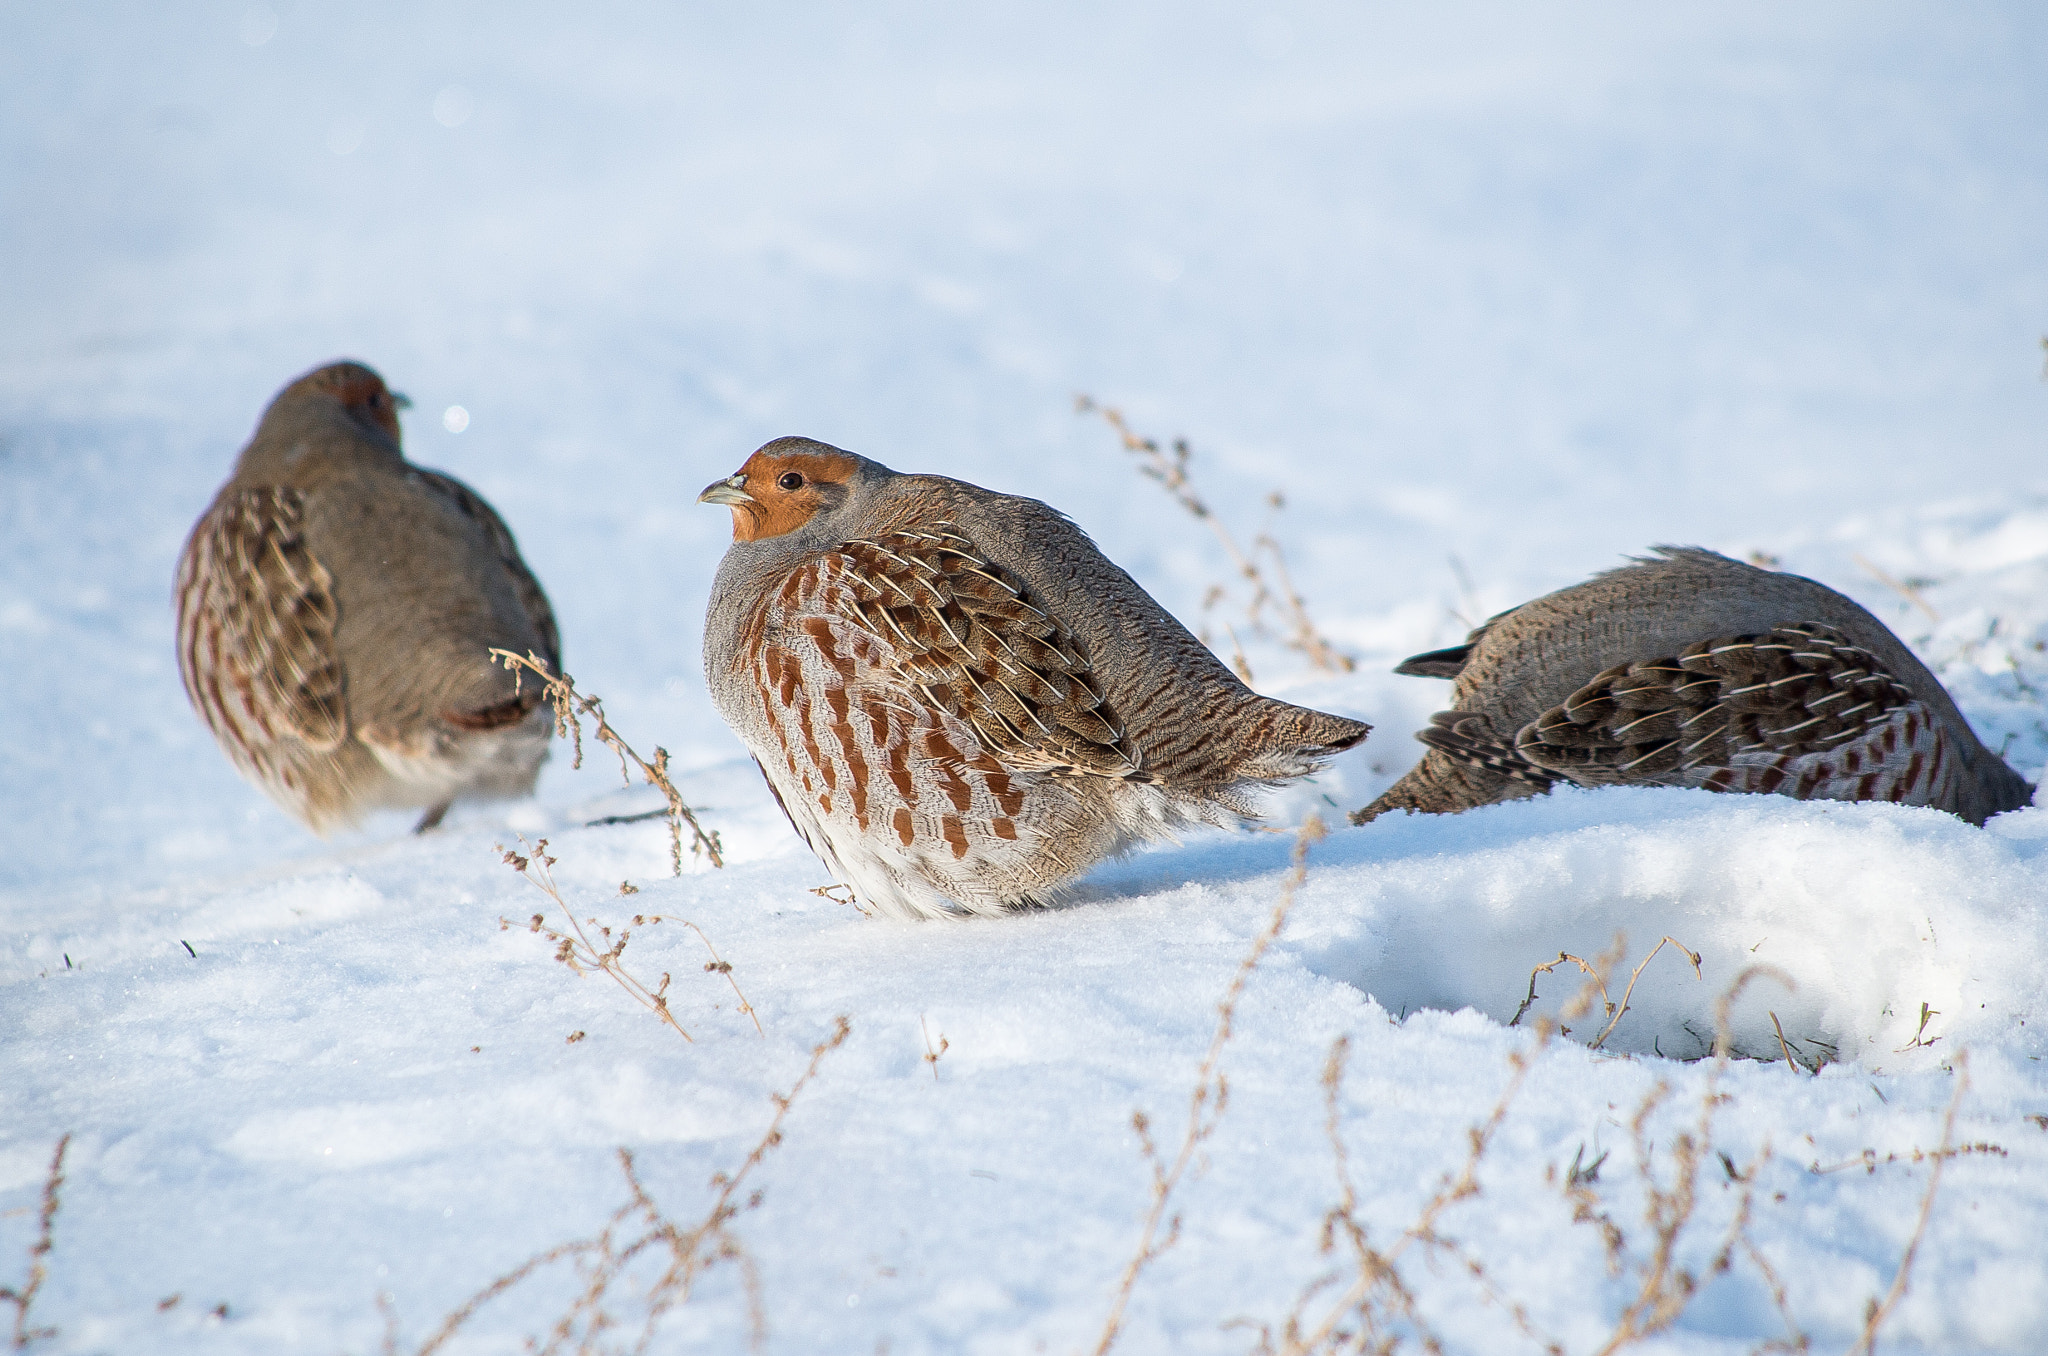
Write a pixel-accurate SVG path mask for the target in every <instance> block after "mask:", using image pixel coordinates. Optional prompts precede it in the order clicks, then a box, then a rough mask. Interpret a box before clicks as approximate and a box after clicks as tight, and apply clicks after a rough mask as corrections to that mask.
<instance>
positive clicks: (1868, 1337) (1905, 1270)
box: [1849, 1050, 1970, 1356]
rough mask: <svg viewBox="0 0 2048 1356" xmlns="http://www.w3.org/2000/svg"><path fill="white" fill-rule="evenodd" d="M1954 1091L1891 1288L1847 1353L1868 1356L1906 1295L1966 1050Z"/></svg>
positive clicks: (1952, 1127) (1950, 1131)
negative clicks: (1911, 1233)
mask: <svg viewBox="0 0 2048 1356" xmlns="http://www.w3.org/2000/svg"><path fill="white" fill-rule="evenodd" d="M1955 1069H1956V1091H1955V1095H1954V1096H1953V1097H1951V1098H1949V1099H1948V1114H1947V1115H1946V1116H1943V1117H1942V1118H1941V1147H1940V1148H1939V1149H1936V1150H1935V1151H1934V1166H1933V1167H1932V1168H1930V1169H1929V1170H1928V1173H1927V1190H1926V1191H1925V1192H1923V1193H1922V1194H1921V1196H1920V1216H1919V1218H1918V1219H1917V1220H1915V1221H1914V1224H1913V1236H1912V1237H1911V1238H1910V1239H1908V1240H1907V1241H1906V1253H1905V1256H1903V1257H1901V1258H1900V1259H1899V1269H1898V1271H1897V1272H1896V1273H1894V1274H1893V1276H1892V1283H1891V1288H1890V1289H1888V1290H1886V1291H1885V1293H1884V1300H1883V1302H1881V1303H1880V1302H1879V1301H1878V1300H1876V1299H1872V1300H1871V1301H1870V1307H1869V1309H1868V1310H1867V1311H1866V1312H1865V1314H1864V1319H1863V1332H1862V1335H1861V1336H1859V1337H1858V1338H1857V1339H1856V1345H1855V1346H1853V1347H1850V1348H1849V1356H1871V1352H1873V1351H1874V1350H1876V1347H1877V1333H1878V1330H1879V1329H1880V1328H1882V1327H1884V1321H1885V1320H1886V1319H1887V1318H1890V1317H1891V1313H1892V1310H1893V1309H1896V1308H1897V1307H1898V1304H1899V1301H1900V1300H1902V1299H1904V1298H1905V1297H1906V1285H1907V1283H1908V1281H1910V1280H1911V1278H1912V1275H1913V1259H1914V1258H1915V1257H1916V1256H1918V1255H1919V1252H1920V1240H1921V1239H1923V1238H1925V1237H1926V1236H1927V1221H1928V1219H1929V1217H1931V1216H1932V1215H1933V1214H1934V1194H1935V1193H1936V1192H1937V1191H1939V1190H1941V1170H1942V1168H1943V1167H1944V1166H1946V1165H1947V1163H1948V1160H1949V1159H1950V1158H1953V1157H1954V1156H1955V1154H1954V1151H1953V1150H1952V1149H1951V1147H1950V1146H1951V1145H1953V1144H1954V1143H1955V1137H1956V1112H1958V1111H1960V1110H1961V1109H1962V1106H1963V1094H1964V1093H1966V1092H1968V1091H1969V1090H1970V1052H1969V1051H1967V1050H1964V1051H1961V1052H1960V1053H1958V1054H1957V1055H1956V1064H1955Z"/></svg>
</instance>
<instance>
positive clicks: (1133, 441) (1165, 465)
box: [1074, 395, 1357, 681]
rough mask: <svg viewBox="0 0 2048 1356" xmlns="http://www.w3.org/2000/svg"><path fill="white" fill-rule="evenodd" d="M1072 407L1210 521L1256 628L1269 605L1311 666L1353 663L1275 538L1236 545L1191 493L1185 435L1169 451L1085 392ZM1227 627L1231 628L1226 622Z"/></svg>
mask: <svg viewBox="0 0 2048 1356" xmlns="http://www.w3.org/2000/svg"><path fill="white" fill-rule="evenodd" d="M1074 408H1075V409H1076V411H1077V412H1079V413H1081V414H1100V415H1101V416H1102V418H1103V420H1104V421H1105V422H1106V423H1108V425H1109V426H1110V428H1112V429H1114V430H1115V431H1116V435H1117V437H1118V438H1119V439H1120V440H1121V441H1122V443H1123V446H1124V450H1125V451H1126V452H1129V453H1131V454H1133V455H1134V456H1136V457H1137V458H1138V459H1139V467H1138V469H1139V471H1140V472H1141V473H1142V474H1143V475H1145V476H1147V477H1148V478H1150V479H1152V480H1156V481H1158V482H1159V484H1160V486H1161V488H1163V489H1164V490H1165V491H1166V492H1167V493H1168V494H1169V495H1171V496H1173V499H1174V502H1175V503H1177V504H1179V505H1180V506H1181V507H1182V508H1184V509H1186V510H1187V511H1188V513H1189V514H1190V515H1191V516H1193V517H1195V518H1197V519H1199V520H1201V521H1202V522H1204V523H1207V524H1208V526H1209V530H1210V531H1211V532H1213V533H1215V534H1216V540H1217V541H1218V542H1220V543H1222V546H1223V551H1224V554H1225V555H1228V556H1229V557H1230V563H1231V565H1232V566H1233V567H1234V568H1235V569H1236V571H1237V573H1238V575H1239V577H1241V578H1242V579H1243V580H1244V581H1245V583H1246V584H1247V585H1248V586H1249V587H1250V589H1251V591H1252V597H1251V601H1250V602H1249V603H1248V604H1246V607H1245V611H1246V614H1247V616H1248V617H1249V618H1250V620H1251V624H1252V625H1253V626H1254V627H1262V626H1263V621H1262V614H1263V613H1264V611H1265V609H1266V608H1267V607H1268V606H1271V607H1272V608H1273V609H1274V610H1275V611H1276V612H1278V613H1279V614H1280V615H1281V617H1282V618H1283V620H1284V624H1285V627H1286V632H1287V634H1286V635H1285V636H1284V637H1283V639H1284V641H1285V642H1286V644H1287V646H1288V647H1289V648H1290V649H1294V650H1299V651H1300V652H1301V653H1302V654H1304V655H1306V656H1307V657H1308V661H1309V662H1310V663H1311V664H1314V665H1315V666H1316V667H1317V668H1319V669H1326V670H1329V671H1330V672H1333V673H1338V672H1341V673H1349V672H1351V670H1352V669H1353V668H1355V667H1356V666H1357V661H1355V660H1354V659H1352V657H1351V656H1350V655H1347V654H1345V653H1343V652H1342V651H1340V650H1338V649H1337V648H1336V647H1334V646H1332V645H1331V644H1330V642H1329V641H1327V640H1325V639H1324V638H1323V634H1322V632H1320V631H1318V630H1317V629H1316V626H1315V623H1314V622H1312V621H1310V620H1309V615H1308V605H1307V604H1306V603H1304V602H1303V601H1302V597H1301V592H1300V590H1298V589H1296V588H1295V587H1294V580H1293V578H1292V576H1290V575H1289V574H1288V572H1287V558H1286V555H1285V553H1284V552H1282V550H1281V549H1280V542H1279V541H1278V539H1276V538H1275V537H1274V536H1273V535H1272V534H1271V533H1270V532H1261V533H1260V534H1259V535H1258V536H1257V537H1256V538H1254V539H1253V541H1252V549H1251V550H1249V551H1246V550H1245V549H1244V548H1243V547H1241V546H1239V545H1238V544H1237V538H1236V537H1234V536H1232V535H1231V532H1230V529H1229V528H1228V527H1226V526H1224V524H1223V520H1222V519H1221V518H1219V517H1217V516H1216V514H1215V512H1214V511H1213V510H1212V509H1210V507H1209V505H1208V504H1207V503H1206V502H1205V501H1204V500H1203V499H1202V497H1201V495H1199V494H1197V493H1196V492H1195V487H1194V483H1193V482H1192V481H1191V480H1190V479H1189V478H1188V462H1189V459H1190V458H1191V457H1192V455H1193V453H1192V451H1191V449H1190V448H1189V447H1188V443H1187V439H1185V438H1181V439H1178V440H1176V441H1175V442H1174V444H1173V450H1172V451H1171V452H1170V453H1169V452H1168V451H1166V450H1165V449H1163V448H1161V447H1160V445H1159V443H1158V440H1157V439H1153V438H1143V437H1140V436H1138V434H1136V433H1134V432H1133V431H1132V430H1131V426H1130V424H1129V423H1127V422H1126V421H1125V419H1124V416H1123V412H1122V411H1120V410H1116V409H1113V408H1111V407H1109V406H1107V405H1099V404H1097V403H1096V402H1095V401H1094V400H1093V399H1091V398H1090V397H1088V396H1085V395H1084V396H1077V397H1075V400H1074ZM1267 503H1269V504H1270V505H1271V506H1272V507H1273V508H1275V509H1278V508H1280V507H1281V500H1280V496H1279V495H1277V494H1275V495H1271V496H1269V497H1268V499H1267ZM1261 555H1264V556H1265V557H1266V558H1267V559H1268V560H1269V561H1270V563H1271V567H1272V577H1271V578H1270V579H1269V578H1268V576H1267V573H1266V568H1265V567H1264V566H1262V565H1260V563H1259V557H1260V556H1261ZM1221 596H1222V593H1221V591H1220V590H1213V589H1212V590H1211V591H1210V594H1209V599H1208V602H1207V603H1205V604H1204V607H1205V610H1206V608H1207V606H1209V605H1211V604H1213V603H1215V602H1216V601H1217V600H1218V599H1219V598H1221ZM1225 629H1226V630H1227V629H1229V628H1228V624H1227V623H1226V624H1225ZM1230 635H1231V645H1232V647H1233V649H1234V650H1235V651H1236V654H1235V660H1234V662H1235V665H1236V667H1237V669H1238V673H1239V676H1241V677H1243V678H1245V679H1246V681H1250V677H1251V675H1250V666H1249V665H1247V664H1246V663H1245V661H1244V651H1243V649H1242V648H1241V647H1238V645H1237V633H1236V632H1235V631H1231V633H1230Z"/></svg>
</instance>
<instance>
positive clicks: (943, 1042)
mask: <svg viewBox="0 0 2048 1356" xmlns="http://www.w3.org/2000/svg"><path fill="white" fill-rule="evenodd" d="M917 1029H918V1030H919V1031H922V1032H924V1062H925V1063H927V1064H929V1065H931V1066H932V1082H934V1083H936V1082H938V1081H939V1056H940V1055H943V1054H945V1053H946V1051H948V1050H950V1049H952V1048H953V1042H951V1041H949V1040H947V1039H946V1033H945V1032H943V1031H941V1032H940V1033H939V1043H938V1046H937V1048H934V1047H933V1045H932V1029H931V1027H930V1026H928V1025H927V1024H926V1023H925V1020H924V1014H923V1013H921V1012H920V1013H919V1014H918V1015H917Z"/></svg>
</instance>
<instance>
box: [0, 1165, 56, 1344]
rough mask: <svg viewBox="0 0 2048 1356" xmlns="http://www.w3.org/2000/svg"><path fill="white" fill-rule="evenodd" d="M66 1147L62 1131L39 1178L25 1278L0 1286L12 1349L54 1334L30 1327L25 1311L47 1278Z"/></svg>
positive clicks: (46, 1329)
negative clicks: (9, 1314)
mask: <svg viewBox="0 0 2048 1356" xmlns="http://www.w3.org/2000/svg"><path fill="white" fill-rule="evenodd" d="M70 1148H71V1136H70V1135H69V1134H66V1135H64V1136H62V1137H61V1138H59V1139H58V1141H57V1148H56V1151H55V1152H54V1153H52V1154H51V1155H50V1171H49V1174H48V1175H47V1176H46V1177H44V1178H43V1200H42V1212H41V1216H40V1222H39V1223H38V1225H37V1227H36V1241H35V1242H33V1243H31V1244H29V1248H28V1279H27V1280H25V1281H24V1282H22V1284H21V1286H20V1288H18V1289H17V1288H16V1287H14V1286H0V1303H6V1304H11V1305H13V1306H14V1349H15V1350H16V1351H26V1350H28V1346H29V1344H30V1343H31V1342H40V1341H43V1340H44V1339H46V1338H51V1337H55V1336H56V1335H57V1330H56V1329H55V1328H31V1327H30V1326H29V1325H28V1311H29V1306H30V1305H32V1304H34V1303H35V1302H36V1293H37V1292H38V1291H40V1290H41V1289H42V1288H43V1282H44V1281H46V1280H48V1279H49V1277H50V1250H51V1249H52V1248H53V1247H55V1246H56V1241H55V1236H54V1235H55V1229H56V1224H57V1210H58V1208H59V1206H60V1205H61V1204H62V1201H61V1200H60V1199H59V1197H58V1193H59V1192H60V1191H61V1190H62V1189H63V1186H64V1155H65V1153H66V1152H67V1151H69V1150H70Z"/></svg>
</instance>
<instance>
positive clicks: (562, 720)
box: [491, 649, 725, 876]
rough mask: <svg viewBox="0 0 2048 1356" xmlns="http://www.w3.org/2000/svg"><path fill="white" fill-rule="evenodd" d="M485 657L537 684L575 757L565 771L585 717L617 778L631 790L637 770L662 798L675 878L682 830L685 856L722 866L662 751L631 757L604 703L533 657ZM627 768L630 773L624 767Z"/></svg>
mask: <svg viewBox="0 0 2048 1356" xmlns="http://www.w3.org/2000/svg"><path fill="white" fill-rule="evenodd" d="M491 657H492V658H494V659H496V660H497V661H498V662H499V663H501V664H503V665H504V666H505V667H506V668H507V669H509V670H510V671H511V672H512V673H513V674H514V675H515V676H516V675H519V674H520V673H521V672H522V671H523V672H525V673H531V674H532V675H533V676H534V677H536V678H538V679H540V681H541V685H542V691H543V692H544V693H545V694H546V696H547V699H548V701H549V703H550V704H552V705H553V706H554V708H555V734H556V736H557V737H558V738H566V739H569V740H570V741H571V742H572V743H573V744H574V746H575V756H574V757H573V758H571V759H570V762H569V766H570V767H582V766H583V722H582V717H584V716H588V717H590V718H591V719H592V720H593V721H595V722H596V723H597V730H596V738H597V742H598V743H600V744H603V745H605V746H606V747H607V748H609V749H611V751H612V752H613V753H616V754H617V755H618V756H619V776H620V778H621V779H622V780H623V781H624V782H625V783H626V785H628V786H631V785H632V784H633V774H632V770H631V769H632V768H634V767H637V768H639V769H640V775H641V777H642V778H643V779H645V781H646V783H647V784H648V785H649V786H651V787H653V788H654V789H655V790H657V791H659V792H661V794H662V795H663V796H666V797H667V798H668V809H667V811H666V812H665V813H666V815H667V817H668V832H669V860H670V864H671V865H672V866H673V867H674V870H675V874H676V875H678V876H680V875H682V874H683V825H685V824H688V825H689V826H690V852H691V855H692V856H695V855H698V854H702V855H703V856H704V857H705V858H707V859H708V860H709V861H710V863H711V864H712V865H713V866H724V865H725V855H724V853H723V851H722V850H721V849H720V846H719V842H718V833H717V831H716V830H707V829H706V828H705V827H704V826H703V825H702V824H700V823H698V822H697V812H696V811H695V810H692V809H691V808H690V806H689V804H688V802H686V801H685V800H684V799H683V797H682V793H681V792H679V791H677V790H676V784H675V783H674V782H673V781H671V780H669V775H668V750H667V749H664V748H661V747H659V746H657V747H656V748H655V750H654V761H653V762H651V763H650V762H648V761H647V760H646V759H645V758H642V757H641V756H640V755H639V754H637V753H635V752H634V751H633V746H632V745H630V744H628V743H627V742H626V741H625V740H624V739H623V738H621V737H620V735H619V732H618V731H617V730H614V729H613V728H612V727H611V722H610V721H608V720H606V719H605V714H604V700H603V698H601V697H586V696H584V695H583V694H582V693H581V692H578V691H577V690H576V683H575V680H574V679H572V678H570V677H569V675H568V674H566V673H556V672H555V671H554V669H553V668H551V667H550V666H549V664H548V661H547V660H545V659H542V658H541V657H540V656H539V655H537V654H533V653H531V652H529V653H527V654H524V655H517V654H514V653H512V651H510V650H498V649H493V650H492V651H491ZM629 764H630V765H631V766H630V767H629V766H628V765H629Z"/></svg>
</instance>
